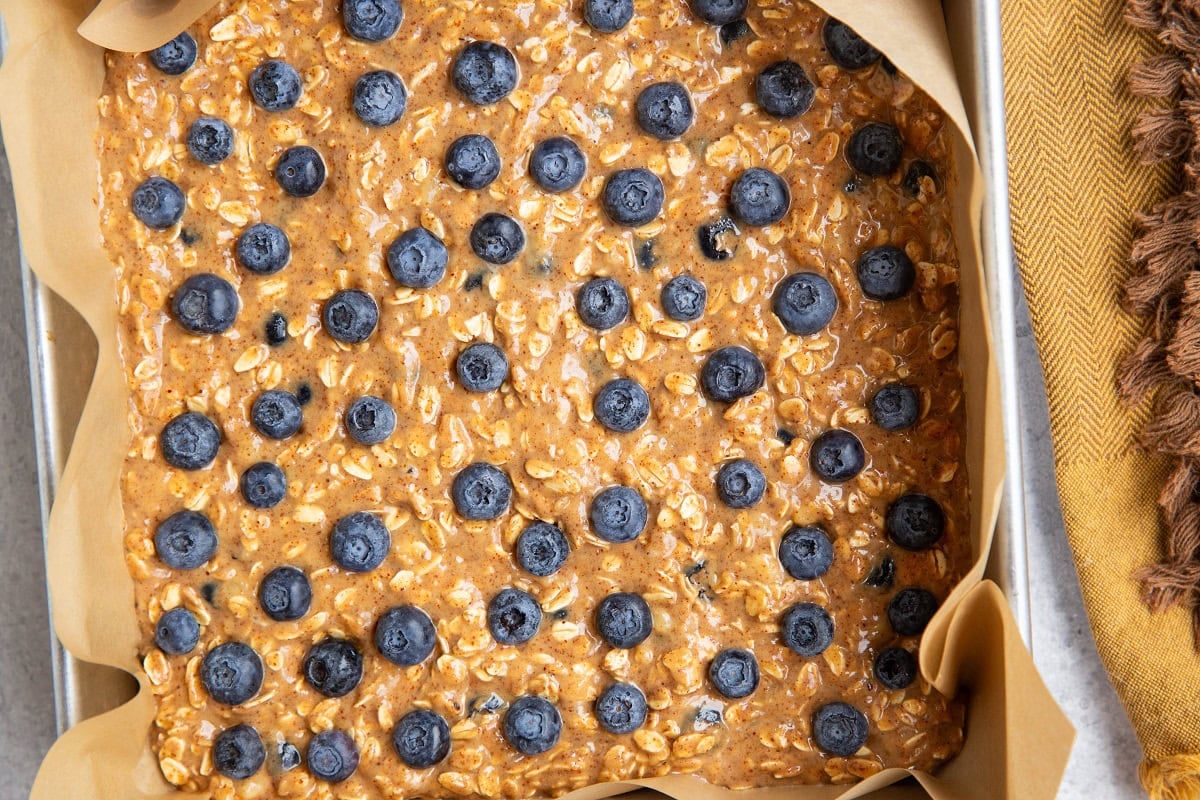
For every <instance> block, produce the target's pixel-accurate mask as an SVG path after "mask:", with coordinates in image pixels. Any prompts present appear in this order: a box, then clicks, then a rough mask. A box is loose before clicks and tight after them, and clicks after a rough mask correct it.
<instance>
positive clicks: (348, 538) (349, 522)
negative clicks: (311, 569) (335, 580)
mask: <svg viewBox="0 0 1200 800" xmlns="http://www.w3.org/2000/svg"><path fill="white" fill-rule="evenodd" d="M391 549H392V535H391V534H390V533H388V529H387V528H386V527H384V524H383V523H382V522H380V521H379V518H378V517H376V516H375V515H374V514H370V513H368V512H366V511H356V512H355V513H353V514H350V515H349V516H345V517H342V518H341V519H340V520H338V522H337V524H336V525H334V526H333V532H332V533H331V534H330V535H329V550H330V552H331V553H332V554H333V560H334V561H335V562H336V563H337V565H338V566H339V567H341V568H342V569H345V570H349V571H351V572H370V571H371V570H373V569H375V568H376V567H378V566H379V565H380V564H382V563H383V560H384V559H385V558H387V554H388V551H389V550H391Z"/></svg>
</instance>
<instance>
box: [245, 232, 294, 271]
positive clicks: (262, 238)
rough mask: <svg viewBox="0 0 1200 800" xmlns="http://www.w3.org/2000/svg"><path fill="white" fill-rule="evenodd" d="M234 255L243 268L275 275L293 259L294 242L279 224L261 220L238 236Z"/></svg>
mask: <svg viewBox="0 0 1200 800" xmlns="http://www.w3.org/2000/svg"><path fill="white" fill-rule="evenodd" d="M234 257H235V258H237V262H238V264H240V265H241V266H242V268H243V269H247V270H249V271H251V272H253V273H255V274H256V275H274V274H275V273H276V272H279V270H281V269H283V268H284V267H286V266H287V263H288V261H289V260H290V259H291V257H292V243H291V242H290V241H288V237H287V234H286V233H284V232H283V231H282V230H281V229H280V228H278V227H277V226H275V225H272V224H270V223H269V222H259V223H257V224H255V225H251V226H250V227H249V228H247V229H246V230H245V231H243V232H242V235H241V236H239V237H238V238H237V244H236V245H234Z"/></svg>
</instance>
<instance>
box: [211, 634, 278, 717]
mask: <svg viewBox="0 0 1200 800" xmlns="http://www.w3.org/2000/svg"><path fill="white" fill-rule="evenodd" d="M200 682H201V683H202V684H204V690H205V691H206V692H208V696H209V697H211V698H212V699H213V700H214V701H216V702H218V703H220V704H221V705H225V706H240V705H241V704H242V703H245V702H247V701H249V700H251V699H252V698H253V697H254V696H255V695H257V694H258V690H259V689H261V688H262V682H263V663H262V659H261V658H259V657H258V653H256V652H254V649H253V648H252V647H250V646H249V645H247V644H242V643H241V642H225V643H224V644H219V645H217V646H216V647H214V648H213V649H212V650H209V651H208V653H206V654H205V656H204V660H203V661H201V662H200Z"/></svg>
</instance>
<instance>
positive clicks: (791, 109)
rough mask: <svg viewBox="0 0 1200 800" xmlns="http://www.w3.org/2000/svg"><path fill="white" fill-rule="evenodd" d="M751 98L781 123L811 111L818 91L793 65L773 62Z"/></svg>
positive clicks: (757, 84) (802, 69) (758, 82)
mask: <svg viewBox="0 0 1200 800" xmlns="http://www.w3.org/2000/svg"><path fill="white" fill-rule="evenodd" d="M754 94H755V97H756V98H757V99H758V105H759V107H760V108H762V110H763V111H765V112H767V113H768V114H770V115H771V116H773V117H779V118H780V119H792V118H793V117H798V116H800V115H801V114H803V113H804V112H805V111H808V110H809V109H810V108H812V104H813V100H814V99H816V96H817V91H816V89H815V88H814V87H813V84H812V81H810V80H809V79H808V75H807V74H806V73H805V72H804V67H802V66H800V65H799V64H797V63H796V62H795V61H776V62H775V63H774V64H772V65H771V66H769V67H767V68H766V69H764V70H763V71H762V72H760V73H759V75H758V79H757V80H756V81H755V82H754Z"/></svg>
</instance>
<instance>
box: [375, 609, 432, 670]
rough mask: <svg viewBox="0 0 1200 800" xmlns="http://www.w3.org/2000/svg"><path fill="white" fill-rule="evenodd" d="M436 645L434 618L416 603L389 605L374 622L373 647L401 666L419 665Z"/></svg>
mask: <svg viewBox="0 0 1200 800" xmlns="http://www.w3.org/2000/svg"><path fill="white" fill-rule="evenodd" d="M436 644H437V630H436V629H434V627H433V620H431V619H430V618H429V615H428V614H426V613H425V612H424V611H422V610H421V609H419V608H417V607H416V606H396V607H395V608H389V609H388V610H387V611H385V612H383V614H382V615H380V617H379V621H378V622H376V623H375V646H376V647H377V648H379V653H380V655H382V656H383V657H384V658H386V659H387V660H388V661H390V662H392V663H393V664H398V665H399V666H401V667H415V666H416V665H417V664H420V663H421V662H422V661H424V660H425V659H427V658H429V656H430V655H431V654H432V653H433V648H434V646H435V645H436Z"/></svg>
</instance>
